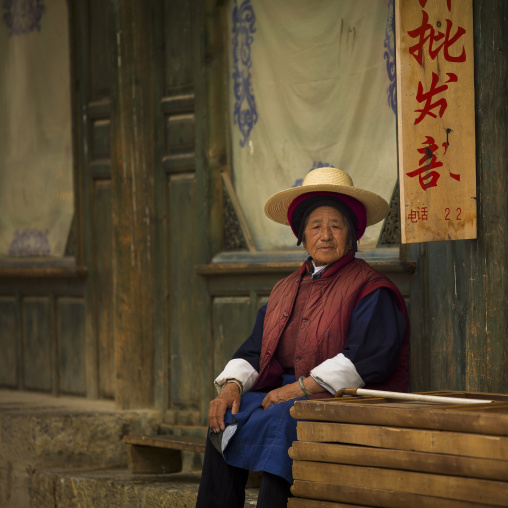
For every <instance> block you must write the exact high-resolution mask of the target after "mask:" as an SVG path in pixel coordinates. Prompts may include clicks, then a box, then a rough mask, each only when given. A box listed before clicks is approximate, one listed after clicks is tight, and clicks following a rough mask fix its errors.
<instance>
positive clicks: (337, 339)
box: [253, 252, 409, 398]
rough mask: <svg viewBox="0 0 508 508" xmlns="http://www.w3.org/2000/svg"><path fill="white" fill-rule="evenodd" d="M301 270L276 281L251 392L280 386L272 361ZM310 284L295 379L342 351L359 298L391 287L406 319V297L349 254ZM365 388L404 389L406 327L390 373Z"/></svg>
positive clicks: (277, 367)
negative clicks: (256, 374) (384, 379)
mask: <svg viewBox="0 0 508 508" xmlns="http://www.w3.org/2000/svg"><path fill="white" fill-rule="evenodd" d="M305 272H306V265H305V264H304V265H303V266H302V268H300V270H298V271H297V272H294V273H292V274H291V275H289V277H286V278H285V279H282V280H281V281H280V282H278V283H277V284H276V285H275V287H274V288H273V290H272V293H271V294H270V298H269V300H268V307H267V309H266V315H265V320H264V324H263V342H262V346H261V357H260V366H259V377H258V378H257V380H256V383H255V385H254V387H253V390H264V389H268V388H273V387H275V386H280V376H281V375H282V373H283V372H284V371H283V369H282V367H281V366H280V364H279V362H278V361H277V360H276V358H275V357H274V352H275V351H276V349H277V346H278V344H279V340H280V338H281V335H282V332H283V330H284V327H285V326H286V324H287V322H288V320H289V316H290V315H291V312H292V310H293V305H294V303H295V300H296V296H297V294H298V288H299V285H300V281H301V279H302V277H303V276H304V275H305ZM312 286H313V287H312V289H311V292H310V295H309V300H308V302H307V305H306V307H305V311H304V313H303V316H302V326H301V328H300V331H299V336H298V339H300V337H302V336H305V340H297V348H296V352H295V366H294V367H295V375H296V379H298V378H299V377H300V376H305V377H307V376H308V375H309V374H310V371H311V370H312V369H313V368H314V367H316V366H317V365H319V364H321V363H322V362H324V361H325V360H327V359H328V358H333V357H334V356H336V355H338V354H339V353H341V352H342V351H343V350H344V345H345V343H346V339H347V337H348V332H349V323H350V320H351V314H352V313H353V309H354V308H355V306H356V304H357V303H358V302H359V301H360V299H361V298H363V297H364V296H366V295H368V294H369V293H371V292H372V291H375V290H376V289H379V288H381V287H385V288H388V289H390V290H391V291H392V292H393V293H394V295H395V298H396V301H397V305H398V307H399V309H400V311H401V312H403V313H404V315H405V316H406V319H407V311H406V305H405V302H404V298H403V297H402V295H401V294H400V292H399V290H398V289H397V287H396V286H395V284H393V283H392V282H391V281H390V280H389V279H388V278H387V277H385V276H384V275H383V274H381V273H379V272H377V271H375V270H374V269H373V268H371V267H370V266H369V265H368V264H367V263H366V262H365V261H363V260H361V259H356V258H355V257H354V253H352V252H351V253H348V254H346V255H345V256H344V257H343V258H342V259H340V260H339V261H337V262H336V263H334V264H333V265H332V266H330V267H329V268H328V269H327V270H326V271H325V273H324V274H323V276H322V277H321V278H320V279H316V280H314V281H313V282H312ZM408 323H409V320H408ZM368 388H374V389H379V390H391V391H405V392H407V391H408V388H409V325H408V330H407V331H406V334H405V336H404V341H403V345H402V350H401V355H400V359H399V363H398V364H397V367H396V369H395V371H394V373H393V374H392V376H391V377H390V378H389V379H388V380H387V381H385V382H384V383H382V384H378V385H375V386H369V387H368ZM327 396H328V397H331V396H332V395H331V394H330V393H329V392H322V393H320V394H315V395H314V396H313V398H318V397H320V398H322V397H327Z"/></svg>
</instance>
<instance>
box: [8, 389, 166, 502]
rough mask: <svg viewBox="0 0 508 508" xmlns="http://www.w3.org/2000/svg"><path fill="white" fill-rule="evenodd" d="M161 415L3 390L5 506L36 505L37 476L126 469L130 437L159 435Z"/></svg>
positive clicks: (107, 404) (88, 401)
mask: <svg viewBox="0 0 508 508" xmlns="http://www.w3.org/2000/svg"><path fill="white" fill-rule="evenodd" d="M160 420H161V418H160V413H159V412H158V411H155V410H133V411H119V410H117V409H116V408H115V405H114V403H113V402H110V401H90V400H86V399H82V398H77V397H53V396H50V395H45V394H40V393H29V392H19V391H9V390H0V506H1V507H2V508H22V507H25V506H27V507H28V506H37V505H36V504H31V499H30V496H31V492H32V482H33V475H34V473H35V472H36V471H41V470H49V469H56V468H59V469H65V468H74V469H76V468H90V469H91V468H112V467H127V450H126V447H125V444H124V443H123V436H124V435H126V434H143V435H151V434H157V431H158V428H159V425H160V423H161V422H160Z"/></svg>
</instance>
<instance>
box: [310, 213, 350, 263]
mask: <svg viewBox="0 0 508 508" xmlns="http://www.w3.org/2000/svg"><path fill="white" fill-rule="evenodd" d="M304 238H305V241H304V242H303V245H304V247H305V248H306V249H307V251H308V252H309V254H310V255H311V256H312V259H313V260H314V263H315V264H316V266H323V265H329V264H330V263H333V262H335V261H337V260H338V259H340V258H341V257H342V256H344V254H346V253H347V252H348V250H349V249H350V247H351V246H350V245H349V230H348V227H347V224H346V221H345V220H344V217H343V216H342V214H341V213H340V212H339V211H338V210H337V209H336V208H333V207H332V206H320V207H319V208H316V209H315V210H314V211H312V212H311V213H310V215H309V218H308V219H307V224H306V226H305V234H304Z"/></svg>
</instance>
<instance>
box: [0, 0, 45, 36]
mask: <svg viewBox="0 0 508 508" xmlns="http://www.w3.org/2000/svg"><path fill="white" fill-rule="evenodd" d="M2 8H3V11H4V15H3V16H2V17H3V20H4V22H5V24H6V25H7V28H8V29H9V36H12V35H24V34H28V33H30V32H33V31H34V30H38V31H40V30H41V24H40V23H41V18H42V15H43V14H44V11H45V10H46V7H45V5H44V0H4V1H3V3H2Z"/></svg>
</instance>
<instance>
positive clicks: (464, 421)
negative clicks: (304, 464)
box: [291, 392, 508, 436]
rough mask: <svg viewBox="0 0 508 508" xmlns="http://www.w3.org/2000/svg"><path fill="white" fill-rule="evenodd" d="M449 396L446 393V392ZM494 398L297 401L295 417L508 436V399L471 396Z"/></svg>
mask: <svg viewBox="0 0 508 508" xmlns="http://www.w3.org/2000/svg"><path fill="white" fill-rule="evenodd" d="M444 393H446V392H444ZM470 396H472V397H473V396H474V398H477V397H479V396H485V397H490V398H491V399H494V400H497V401H498V402H494V403H490V404H485V406H484V405H475V406H439V405H431V406H418V405H417V406H415V405H413V404H407V403H391V404H389V403H388V404H387V401H386V400H384V399H370V400H365V403H364V402H362V401H361V400H360V399H357V400H356V401H355V402H353V403H350V402H348V401H347V400H346V399H327V400H324V401H296V402H295V405H294V406H293V408H291V416H293V418H296V419H298V420H315V421H325V422H326V421H328V422H342V423H358V424H375V425H385V426H391V427H406V428H420V429H434V430H443V431H455V432H467V433H472V434H489V435H497V436H508V405H507V404H506V402H505V400H506V396H504V395H499V394H478V393H474V394H470Z"/></svg>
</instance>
